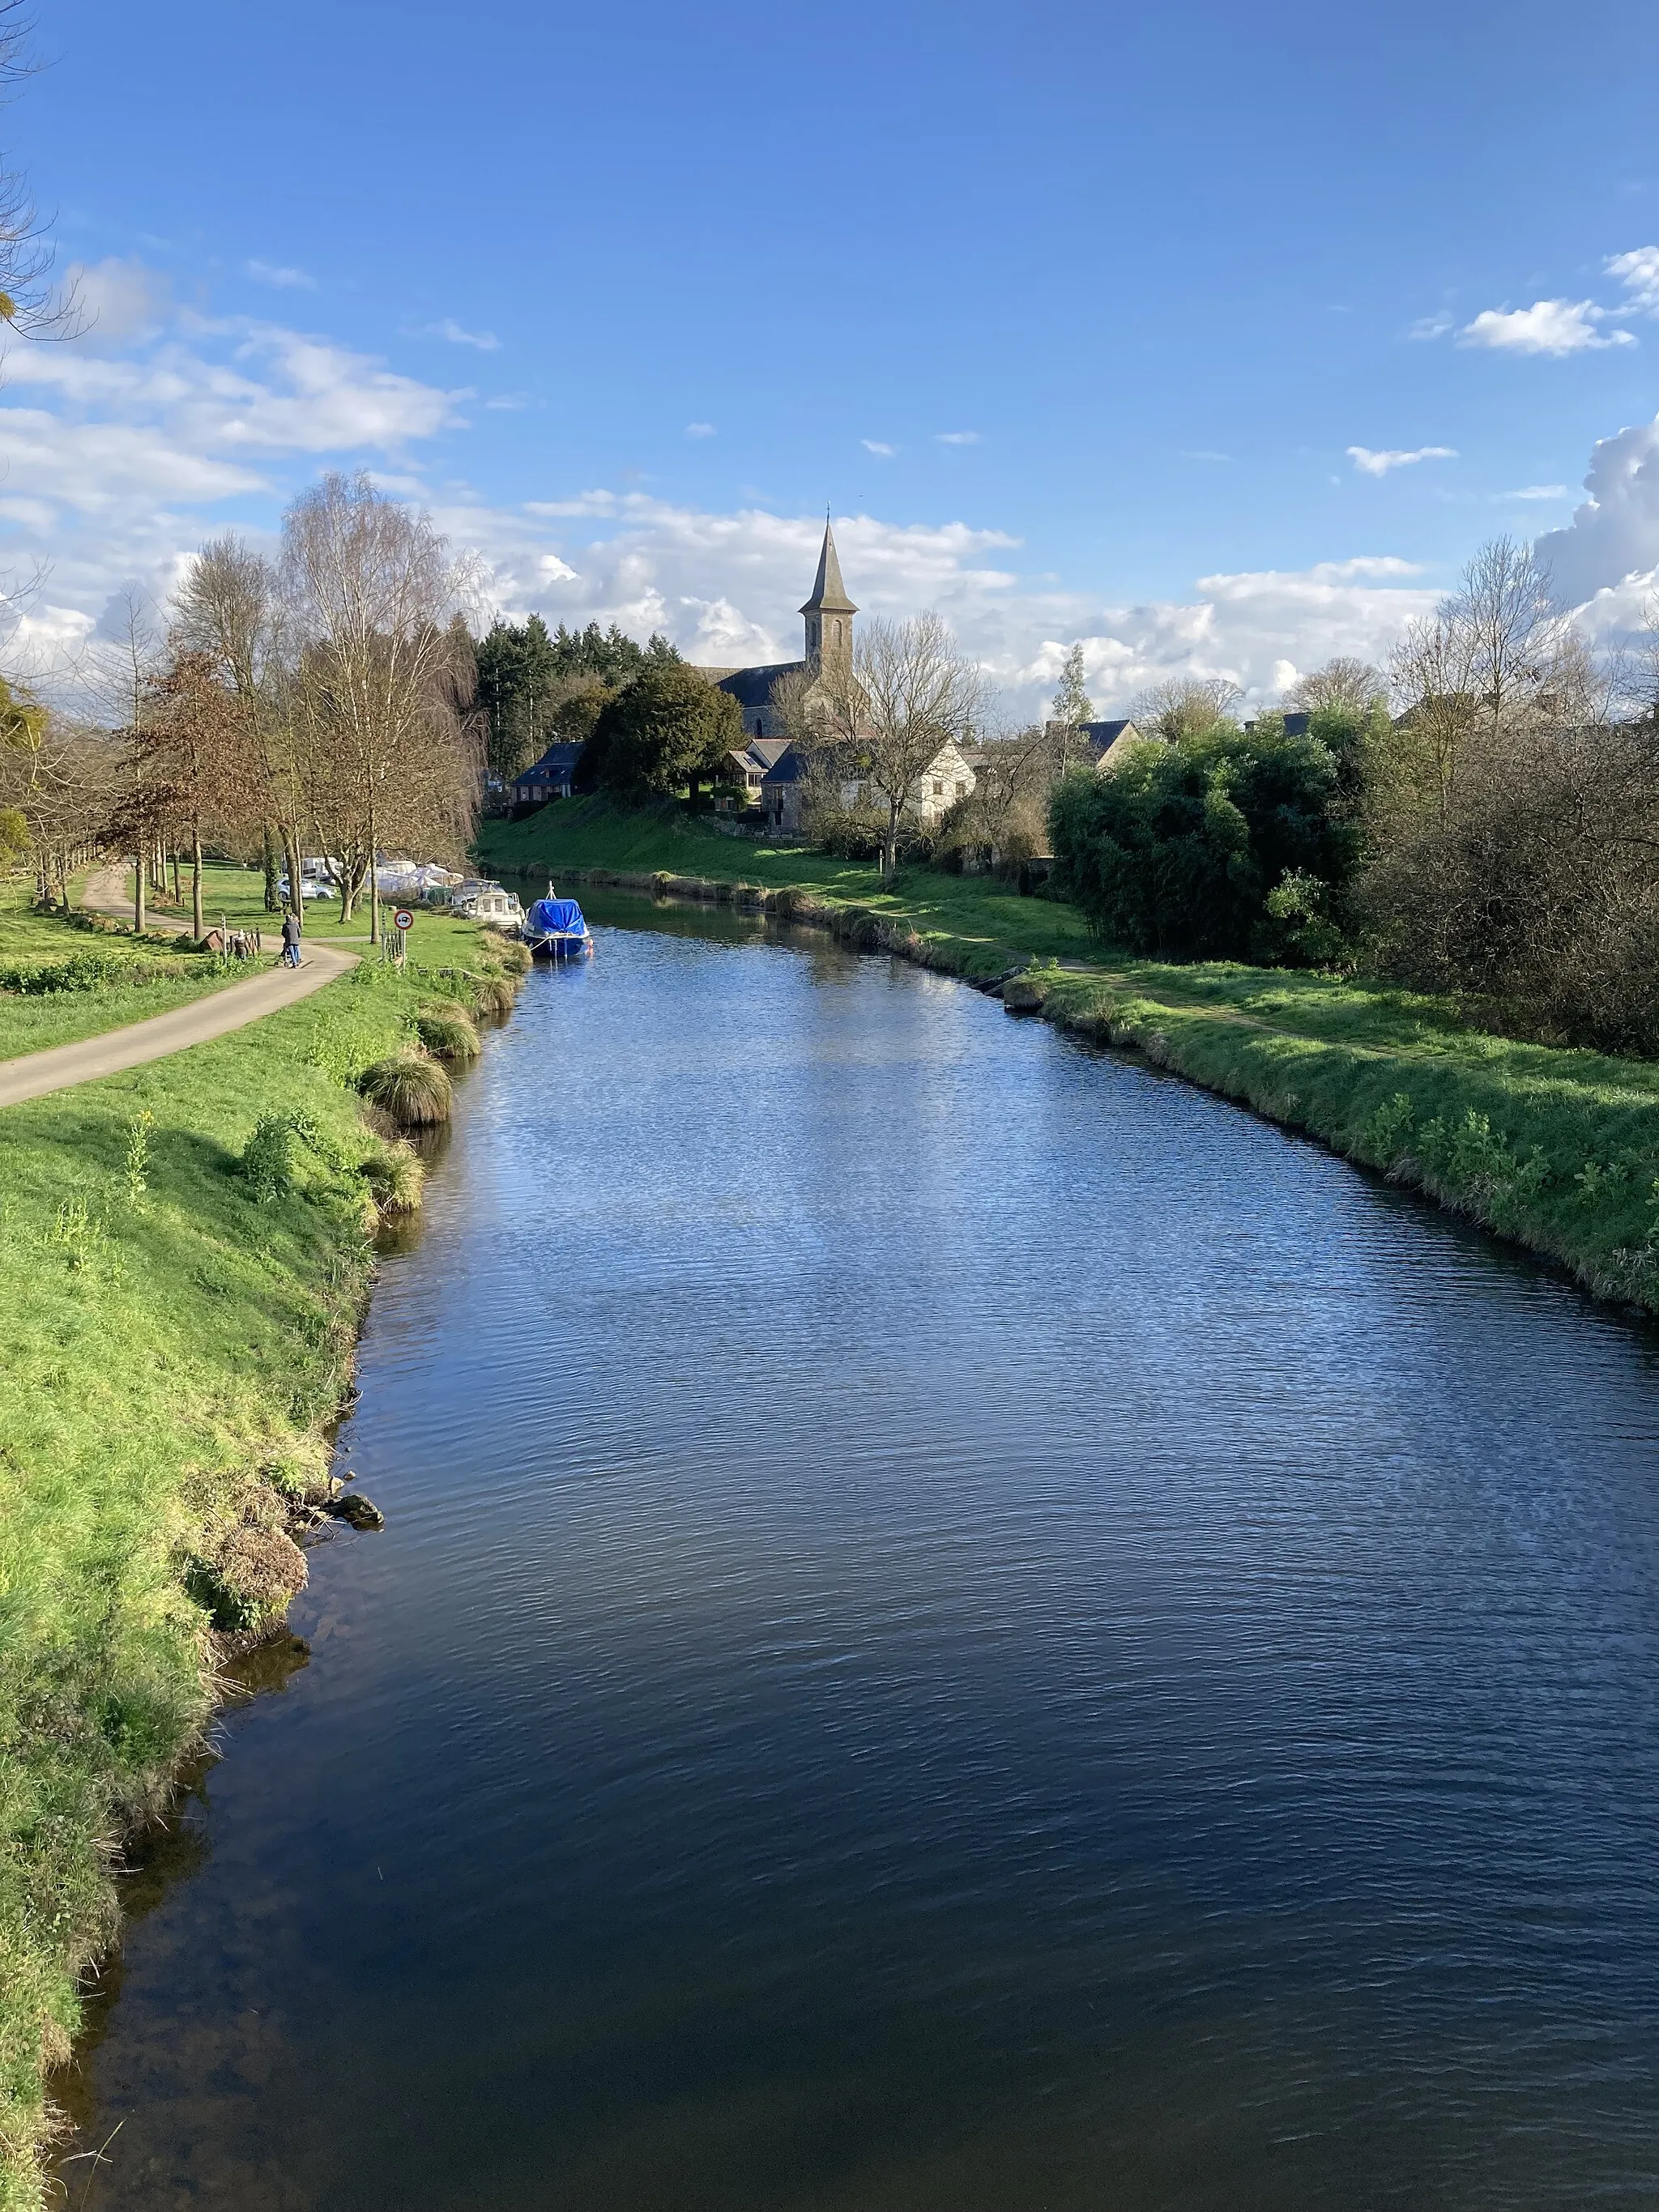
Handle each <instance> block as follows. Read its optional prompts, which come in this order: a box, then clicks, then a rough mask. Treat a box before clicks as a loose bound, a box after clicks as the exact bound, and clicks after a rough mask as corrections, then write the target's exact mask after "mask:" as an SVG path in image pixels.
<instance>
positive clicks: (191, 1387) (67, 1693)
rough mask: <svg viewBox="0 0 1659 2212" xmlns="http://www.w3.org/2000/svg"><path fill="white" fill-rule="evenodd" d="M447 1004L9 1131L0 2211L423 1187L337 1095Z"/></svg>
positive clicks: (411, 982) (1, 1337)
mask: <svg viewBox="0 0 1659 2212" xmlns="http://www.w3.org/2000/svg"><path fill="white" fill-rule="evenodd" d="M469 940H470V941H469V943H468V945H467V948H466V949H468V950H471V951H473V953H474V956H475V957H477V954H478V952H479V951H480V950H481V949H482V948H481V947H480V944H479V938H478V933H469ZM440 995H443V996H453V997H459V998H463V999H465V998H466V997H467V996H468V986H467V984H466V981H465V977H464V976H460V975H456V974H455V973H453V972H452V973H451V974H449V975H446V976H439V975H436V974H435V973H433V972H432V971H430V970H422V969H414V970H413V971H412V972H410V974H408V975H398V974H397V973H396V972H395V971H392V970H389V969H384V968H380V967H379V966H375V967H369V966H368V965H365V966H364V967H363V968H362V969H357V970H356V971H355V973H354V974H353V975H350V976H349V977H347V978H344V979H343V980H342V981H339V982H337V983H334V984H331V985H330V986H329V987H327V988H326V989H325V990H323V991H321V992H319V993H318V994H316V995H315V996H314V997H313V998H311V999H308V1000H305V1001H304V1002H302V1003H301V1004H300V1005H298V1006H290V1007H287V1008H285V1009H283V1011H282V1012H278V1013H276V1014H273V1015H270V1016H269V1017H267V1018H265V1019H264V1020H263V1021H261V1022H258V1023H257V1024H253V1025H252V1026H251V1027H250V1028H248V1029H246V1030H241V1031H239V1032H237V1033H236V1034H235V1035H234V1036H228V1037H225V1038H222V1039H220V1040H218V1041H216V1042H214V1043H211V1044H207V1045H201V1046H197V1047H195V1048H192V1049H191V1050H190V1051H188V1052H185V1053H181V1054H177V1055H175V1056H173V1058H171V1059H168V1060H159V1061H156V1062H154V1063H152V1064H151V1065H149V1066H145V1067H142V1068H137V1069H133V1070H131V1071H129V1072H127V1073H124V1074H121V1075H118V1076H112V1077H109V1078H106V1079H104V1080H103V1081H101V1082H98V1083H94V1084H88V1085H82V1086H81V1087H79V1088H77V1089H76V1090H73V1091H65V1092H61V1093H59V1094H58V1095H56V1096H54V1097H49V1098H44V1099H40V1100H36V1101H33V1102H31V1103H27V1104H23V1105H19V1106H13V1107H9V1108H7V1109H4V1110H3V1111H0V1314H3V1320H0V2207H3V2208H4V2212H20V2208H25V2207H27V2208H29V2212H33V2208H34V2207H35V2206H36V2205H37V2204H38V2203H39V2202H40V2175H39V2172H38V2169H37V2166H36V2163H35V2160H36V2152H37V2148H38V2142H39V2137H40V2128H41V2124H42V2120H43V2112H44V2107H43V2101H42V2073H43V2069H44V2068H45V2067H46V2066H47V2065H48V2064H50V2063H52V2061H54V2060H56V2059H58V2058H60V2057H62V2056H63V2055H64V2052H65V2051H66V2050H67V2047H68V2039H69V2038H70V2036H71V2035H72V2033H74V2029H75V2026H76V2018H77V2009H78V2008H77V1997H76V1975H77V1972H78V1971H79V1970H80V1968H81V1967H82V1966H83V1965H84V1963H85V1962H86V1960H88V1958H90V1957H92V1956H93V1955H94V1954H95V1953H96V1952H97V1951H98V1950H99V1949H100V1948H102V1947H103V1945H104V1944H105V1943H106V1942H107V1941H108V1939H109V1937H110V1936H111V1934H112V1930H113V1928H114V1924H115V1892H114V1887H113V1884H112V1881H111V1878H110V1872H109V1862H110V1853H111V1850H112V1846H113V1843H114V1840H115V1839H116V1838H118V1836H119V1835H120V1833H121V1832H122V1830H123V1827H124V1826H126V1825H127V1824H129V1823H130V1822H131V1820H133V1818H134V1817H135V1816H137V1815H139V1814H142V1813H143V1811H144V1810H145V1808H149V1807H150V1806H153V1805H154V1804H155V1803H156V1802H157V1801H158V1799H159V1798H160V1797H161V1795H162V1793H163V1792H164V1791H165V1790H166V1788H167V1782H168V1779H169V1777H170V1776H171V1775H172V1773H173V1771H174V1770H175V1767H176V1765H177V1762H178V1761H179V1758H180V1757H181V1756H182V1755H183V1754H184V1753H186V1752H187V1751H188V1749H189V1748H190V1747H191V1743H192V1741H193V1740H194V1739H195V1738H196V1736H197V1732H198V1730H199V1729H200V1727H201V1724H202V1723H203V1720H204V1717H205V1715H206V1713H207V1711H208V1710H209V1704H210V1691H209V1685H208V1680H207V1668H208V1665H209V1662H210V1657H211V1652H210V1646H209V1644H208V1642H207V1638H206V1630H207V1624H208V1614H207V1613H206V1611H205V1610H204V1606H203V1604H202V1603H201V1602H199V1600H200V1599H201V1597H202V1596H203V1595H204V1593H210V1592H211V1590H213V1589H217V1588H218V1587H219V1585H218V1583H216V1581H215V1579H214V1576H215V1573H216V1570H214V1569H213V1568H212V1561H213V1560H214V1559H215V1558H216V1557H219V1558H228V1557H230V1556H231V1553H230V1552H229V1551H228V1549H227V1548H226V1547H228V1546H230V1545H231V1543H232V1540H233V1537H234V1541H235V1542H236V1543H238V1544H244V1545H245V1544H246V1542H247V1541H249V1540H247V1539H246V1537H244V1536H240V1535H236V1534H235V1532H236V1531H237V1530H238V1528H240V1527H242V1526H243V1524H246V1523H250V1522H254V1523H258V1522H264V1523H265V1524H266V1525H269V1523H270V1520H271V1518H272V1517H273V1516H274V1515H275V1514H276V1512H277V1510H278V1506H279V1497H278V1493H279V1492H280V1491H281V1490H283V1488H284V1487H285V1486H286V1487H288V1488H289V1489H291V1488H292V1487H293V1486H295V1485H296V1484H302V1483H303V1482H304V1481H306V1480H307V1479H314V1478H315V1476H316V1475H317V1474H318V1473H319V1470H320V1469H321V1468H323V1466H324V1465H325V1445H324V1443H323V1428H324V1424H325V1422H326V1421H327V1419H329V1418H330V1417H331V1415H332V1414H333V1413H335V1412H336V1411H337V1407H338V1406H339V1403H340V1401H341V1396H342V1392H343V1388H344V1385H345V1382H346V1378H347V1376H348V1373H349V1366H350V1361H351V1356H352V1346H353V1343H354V1340H355V1336H356V1326H357V1322H358V1319H359V1316H360V1314H361V1310H362V1303H363V1299H364V1297H365V1295H366V1291H367V1287H368V1279H369V1273H370V1267H371V1252H370V1247H369V1244H368V1239H367V1228H368V1219H369V1216H368V1212H367V1205H366V1201H367V1197H368V1192H369V1190H370V1188H372V1187H376V1186H378V1187H381V1188H385V1187H386V1186H387V1185H388V1183H392V1184H400V1185H401V1186H402V1187H403V1188H404V1194H405V1195H407V1194H408V1193H409V1192H410V1191H412V1190H413V1189H414V1188H416V1184H417V1182H418V1178H417V1177H415V1176H412V1175H410V1174H408V1173H404V1172H400V1163H399V1159H398V1155H397V1154H396V1153H395V1152H389V1148H388V1147H387V1146H386V1144H385V1142H384V1140H383V1139H380V1138H379V1137H377V1136H375V1135H374V1133H373V1132H372V1131H371V1130H370V1129H369V1127H368V1126H367V1124H366V1123H365V1121H364V1119H363V1115H362V1103H361V1101H360V1100H359V1099H358V1097H357V1096H356V1091H355V1089H354V1088H353V1087H352V1086H353V1085H355V1083H356V1079H357V1077H358V1076H359V1075H360V1074H361V1073H362V1070H363V1069H364V1068H365V1067H366V1066H368V1065H370V1064H371V1063H372V1062H373V1061H374V1060H379V1059H381V1058H384V1057H385V1056H386V1054H390V1053H392V1052H395V1051H397V1050H398V1049H400V1048H403V1047H404V1046H405V1045H406V1044H407V1043H408V1042H409V1041H410V1037H411V1036H412V1034H413V1024H414V1021H415V1017H416V1011H417V1008H418V1007H419V1006H422V1005H424V1004H428V1003H430V1002H431V1001H432V1000H433V999H434V998H435V997H436V996H440ZM146 1117H148V1118H146ZM261 1123H264V1125H265V1128H266V1141H265V1147H264V1149H265V1151H266V1152H270V1143H269V1134H270V1129H271V1128H272V1127H276V1126H279V1125H285V1126H287V1127H289V1128H290V1129H297V1130H298V1131H299V1132H300V1133H299V1134H298V1135H297V1136H296V1137H295V1139H294V1141H293V1142H292V1143H291V1144H287V1145H285V1146H279V1147H278V1149H279V1150H280V1151H281V1152H283V1163H282V1164H283V1165H284V1168H285V1173H284V1175H283V1176H281V1177H274V1176H266V1178H265V1180H264V1186H263V1194H262V1188H261V1185H260V1183H259V1182H258V1180H257V1179H256V1178H255V1177H254V1176H251V1175H249V1174H248V1173H246V1172H245V1171H244V1170H243V1168H242V1166H241V1156H242V1153H243V1151H244V1148H245V1147H246V1146H247V1145H248V1143H249V1139H251V1138H252V1136H253V1133H254V1131H255V1130H256V1128H258V1127H259V1125H260V1124H261ZM254 1149H255V1157H256V1158H258V1157H259V1153H260V1148H259V1146H255V1148H254ZM288 1172H291V1174H292V1176H293V1178H294V1180H293V1182H292V1184H291V1185H288V1184H287V1173H288ZM204 1562H205V1563H206V1565H204ZM187 1584H188V1587H187ZM191 1589H194V1590H195V1592H196V1595H194V1596H192V1595H191Z"/></svg>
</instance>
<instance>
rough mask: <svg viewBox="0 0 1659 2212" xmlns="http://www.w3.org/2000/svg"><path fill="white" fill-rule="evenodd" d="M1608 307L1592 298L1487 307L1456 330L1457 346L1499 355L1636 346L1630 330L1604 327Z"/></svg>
mask: <svg viewBox="0 0 1659 2212" xmlns="http://www.w3.org/2000/svg"><path fill="white" fill-rule="evenodd" d="M1609 313H1610V311H1609V310H1608V309H1607V308H1606V307H1597V306H1596V304H1595V301H1593V300H1534V302H1533V304H1532V305H1531V307H1487V308H1485V309H1483V310H1482V312H1481V313H1480V314H1478V315H1477V316H1476V317H1475V319H1474V321H1473V322H1472V323H1466V324H1465V325H1463V328H1462V330H1461V331H1459V332H1458V333H1457V343H1458V344H1459V345H1461V346H1486V347H1488V348H1490V349H1492V351H1494V352H1498V353H1542V354H1552V355H1553V356H1555V357H1556V358H1557V359H1558V360H1559V359H1560V358H1561V357H1563V356H1565V355H1567V354H1573V353H1589V352H1593V351H1597V350H1599V349H1601V348H1603V347H1606V346H1618V345H1634V344H1635V343H1636V340H1635V338H1634V337H1632V334H1631V332H1630V331H1622V330H1608V329H1607V328H1605V327H1604V326H1605V325H1606V324H1607V320H1608V317H1609Z"/></svg>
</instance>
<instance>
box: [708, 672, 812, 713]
mask: <svg viewBox="0 0 1659 2212" xmlns="http://www.w3.org/2000/svg"><path fill="white" fill-rule="evenodd" d="M805 665H806V663H805V661H804V660H774V661H771V662H769V664H768V665H766V666H765V667H763V668H734V669H733V670H732V672H731V674H730V675H729V676H722V677H721V678H720V680H719V681H718V682H717V683H716V684H715V686H714V689H715V690H717V691H729V692H730V693H731V695H732V697H733V698H734V699H735V700H736V701H737V702H738V706H740V707H743V708H747V709H748V710H749V712H750V713H751V714H752V713H753V712H754V710H755V709H756V708H758V707H769V706H770V705H771V703H772V686H773V685H774V684H775V683H776V682H777V680H778V678H779V677H780V676H796V675H799V672H800V671H801V670H802V669H803V668H805ZM703 672H704V674H705V675H706V674H707V673H708V671H707V670H706V669H705V670H704V671H703Z"/></svg>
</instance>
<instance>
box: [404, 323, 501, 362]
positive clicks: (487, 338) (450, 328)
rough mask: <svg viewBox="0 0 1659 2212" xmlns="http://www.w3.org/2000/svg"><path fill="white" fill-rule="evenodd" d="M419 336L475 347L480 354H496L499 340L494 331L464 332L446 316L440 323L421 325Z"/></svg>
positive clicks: (450, 343) (448, 343) (498, 348)
mask: <svg viewBox="0 0 1659 2212" xmlns="http://www.w3.org/2000/svg"><path fill="white" fill-rule="evenodd" d="M420 335H421V337H425V338H442V339H443V340H444V342H445V343H446V344H447V345H464V346H476V347H477V350H478V351H479V352H480V353H498V352H500V350H501V340H500V339H499V338H498V337H496V335H495V331H465V330H463V329H462V328H461V325H459V323H458V322H457V321H456V319H455V318H454V317H453V315H446V316H445V317H444V319H443V320H442V322H441V323H423V324H422V326H421V331H420Z"/></svg>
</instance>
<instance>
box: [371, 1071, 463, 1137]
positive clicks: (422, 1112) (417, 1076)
mask: <svg viewBox="0 0 1659 2212" xmlns="http://www.w3.org/2000/svg"><path fill="white" fill-rule="evenodd" d="M357 1088H358V1089H359V1090H360V1091H362V1094H363V1096H364V1097H365V1098H367V1099H368V1101H369V1103H370V1104H371V1105H374V1106H378V1107H379V1108H380V1111H381V1112H382V1113H383V1114H388V1115H391V1117H392V1120H393V1121H395V1122H396V1123H397V1124H398V1127H400V1128H404V1129H420V1128H430V1127H435V1125H436V1124H437V1123H438V1122H440V1121H447V1120H448V1119H449V1105H450V1098H451V1091H450V1087H449V1078H448V1076H447V1075H446V1074H445V1073H444V1071H443V1069H442V1068H441V1067H440V1066H439V1065H438V1063H437V1061H436V1060H431V1059H428V1057H427V1055H426V1054H424V1053H421V1052H400V1053H394V1054H392V1057H391V1058H390V1059H389V1060H376V1061H375V1062H374V1065H373V1066H371V1067H366V1068H365V1069H364V1070H363V1073H362V1076H361V1077H360V1078H359V1079H358V1084H357Z"/></svg>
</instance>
